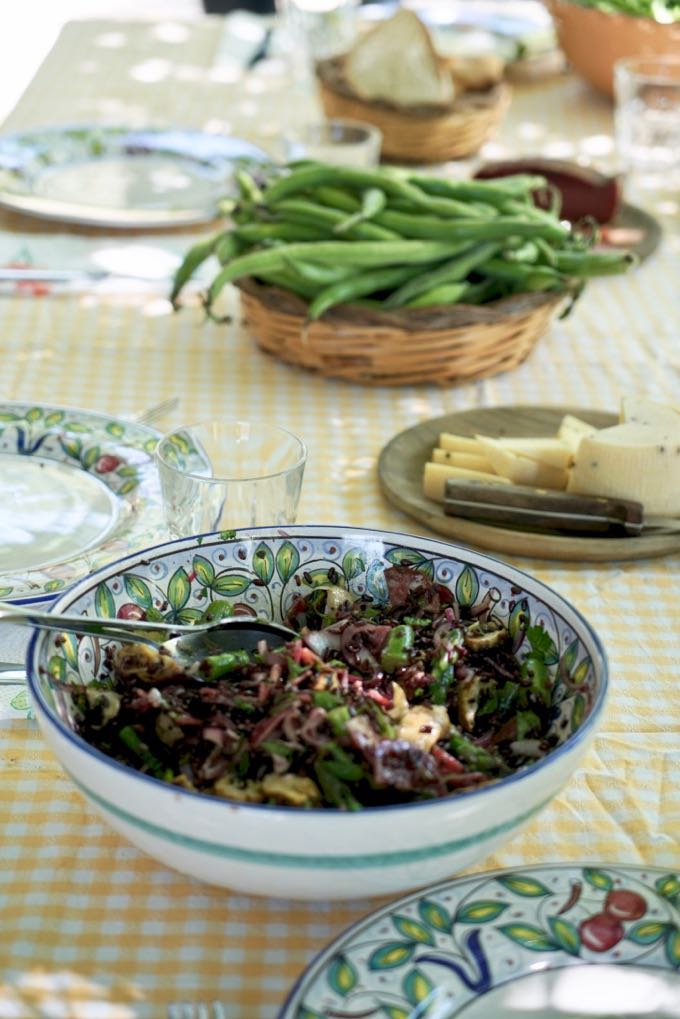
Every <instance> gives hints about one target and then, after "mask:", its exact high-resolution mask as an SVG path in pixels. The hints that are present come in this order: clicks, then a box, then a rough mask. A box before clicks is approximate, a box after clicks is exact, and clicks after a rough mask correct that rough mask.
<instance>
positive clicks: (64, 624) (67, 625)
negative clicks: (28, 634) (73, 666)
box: [0, 602, 190, 645]
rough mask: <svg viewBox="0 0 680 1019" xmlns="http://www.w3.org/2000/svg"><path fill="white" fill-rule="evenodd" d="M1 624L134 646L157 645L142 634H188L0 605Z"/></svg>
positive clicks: (160, 625)
mask: <svg viewBox="0 0 680 1019" xmlns="http://www.w3.org/2000/svg"><path fill="white" fill-rule="evenodd" d="M0 622H7V623H17V624H19V626H38V627H40V628H41V629H43V630H57V631H58V632H64V631H68V632H70V633H87V634H92V635H93V636H95V637H113V638H115V639H116V640H127V641H131V642H133V643H142V644H152V645H157V644H158V641H157V640H153V639H152V638H151V637H147V636H144V631H147V633H152V634H154V635H157V634H159V633H167V634H168V635H170V634H175V635H177V634H180V633H187V632H188V631H189V629H190V628H189V627H187V626H182V625H179V626H178V625H173V624H172V623H148V622H144V621H142V620H136V619H135V620H124V621H123V620H116V619H100V618H97V617H96V616H70V615H60V614H57V613H53V612H40V611H37V610H35V609H30V608H23V607H22V606H20V605H11V604H8V603H7V602H0Z"/></svg>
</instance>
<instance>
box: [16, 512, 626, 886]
mask: <svg viewBox="0 0 680 1019" xmlns="http://www.w3.org/2000/svg"><path fill="white" fill-rule="evenodd" d="M406 564H408V565H412V566H416V567H418V568H419V569H421V570H423V571H425V572H426V573H427V574H428V575H429V576H430V577H431V578H433V579H434V580H435V582H436V583H438V584H441V585H444V586H445V587H447V588H448V589H449V590H450V591H451V593H452V595H453V598H454V600H455V601H456V603H457V604H458V605H459V606H460V607H462V608H464V609H466V610H470V611H474V610H475V608H481V607H482V605H483V606H484V609H485V611H487V613H489V614H490V615H491V616H492V617H493V618H495V619H496V620H498V621H499V622H502V623H503V624H504V625H505V626H506V627H507V629H508V631H509V633H510V636H511V639H512V645H513V649H514V651H515V653H516V655H517V657H518V658H519V659H520V660H522V659H523V658H525V657H526V656H527V654H528V653H529V651H530V642H529V640H528V638H527V632H529V630H530V627H540V628H542V630H543V631H544V633H545V635H546V638H545V643H546V659H545V660H546V663H547V664H548V667H549V669H550V674H551V680H552V698H553V705H552V722H551V732H552V733H553V735H554V739H553V741H552V742H553V743H554V746H553V748H552V749H551V750H549V751H548V753H547V754H545V756H543V757H542V758H540V759H539V760H537V761H536V762H535V763H532V764H530V765H528V766H525V767H523V768H521V769H519V770H518V771H515V772H513V773H511V774H510V775H508V776H507V777H505V778H502V779H499V780H496V781H493V782H489V783H487V784H485V785H483V786H481V787H479V788H477V789H475V790H470V791H466V792H464V793H458V794H455V795H451V796H448V797H446V798H443V799H433V800H427V801H419V802H413V803H407V804H401V805H397V806H382V807H369V808H364V809H363V810H358V811H353V812H347V811H343V810H336V809H302V808H296V807H293V806H285V807H281V806H273V805H268V804H259V803H255V804H253V803H242V802H234V801H230V800H226V799H220V798H217V797H214V796H208V795H205V794H201V793H196V792H193V791H190V790H186V789H182V788H179V787H177V786H173V785H169V784H166V783H163V782H161V781H160V780H158V779H155V778H152V777H151V776H149V775H146V774H143V773H141V772H137V771H133V770H131V769H130V768H128V767H126V766H124V765H123V764H120V763H118V762H117V761H115V760H113V759H112V758H110V757H107V756H106V755H105V754H103V753H102V752H100V751H99V750H97V749H95V748H94V747H92V746H90V745H89V744H88V743H86V742H85V741H84V740H83V739H82V737H81V736H80V735H78V733H77V732H76V731H75V728H74V725H73V724H72V722H71V720H70V710H69V703H68V698H67V697H66V696H64V691H63V689H62V687H63V684H64V683H69V684H71V683H89V682H91V681H92V680H93V679H95V678H96V677H97V676H98V675H100V673H101V668H102V662H103V655H104V647H103V644H104V642H103V641H102V642H100V641H99V640H98V639H96V638H92V637H82V638H77V637H74V636H70V635H63V636H62V635H59V634H51V633H47V632H37V633H36V634H35V635H34V636H33V638H32V641H31V645H30V647H29V652H28V680H29V688H30V692H31V697H32V701H33V706H34V710H35V714H36V717H37V719H38V722H39V724H40V727H41V729H42V732H43V734H44V736H45V738H46V740H47V741H48V743H49V744H50V746H51V747H52V749H53V751H54V753H55V754H56V756H57V757H58V759H59V760H60V762H61V764H62V766H63V768H64V769H65V771H66V772H67V774H68V775H69V776H70V778H71V779H72V780H73V782H74V783H75V784H76V786H77V787H78V788H79V789H80V790H81V792H82V793H83V794H84V795H85V796H86V797H87V799H88V800H89V801H90V802H91V803H92V804H93V805H94V806H95V807H96V808H97V809H98V810H99V811H100V812H101V813H102V814H103V815H104V817H105V818H106V819H107V820H108V821H109V822H110V824H111V825H112V827H114V828H115V829H116V830H117V831H119V832H120V833H122V834H123V835H124V836H125V837H126V838H128V839H129V840H130V841H131V842H132V843H134V844H135V845H136V846H137V847H139V848H140V849H142V850H143V851H145V852H147V853H148V854H149V855H151V856H153V857H155V858H156V859H158V860H161V861H162V862H163V863H165V864H167V865H168V866H171V867H174V868H175V869H177V870H179V871H181V872H183V873H185V874H189V875H192V876H193V877H196V878H198V879H199V880H202V881H206V882H209V883H212V884H216V885H222V886H226V887H230V888H235V889H238V890H240V891H242V892H248V893H252V894H263V895H278V896H283V897H287V898H300V899H333V898H335V899H341V898H356V897H363V896H375V895H383V894H387V893H393V892H399V891H405V890H408V889H411V888H416V887H420V886H422V885H425V884H428V883H430V882H434V881H439V880H442V879H445V878H448V877H450V876H451V875H453V874H455V873H456V872H458V871H460V870H461V869H462V868H464V867H467V866H469V865H470V864H471V863H473V862H479V861H480V860H482V859H484V857H485V856H486V855H487V854H488V853H490V852H491V851H492V850H493V849H495V848H496V847H497V846H498V845H500V844H501V843H503V842H505V841H507V840H508V839H511V838H512V837H513V835H514V834H515V833H516V832H517V831H518V830H519V829H520V828H521V827H522V825H524V824H525V823H526V822H527V821H529V819H531V818H533V817H534V815H535V814H536V813H537V812H538V811H540V810H541V809H542V808H543V807H544V806H545V805H546V804H547V803H548V802H549V801H550V800H551V799H552V797H553V796H555V794H556V793H557V792H558V790H559V789H560V788H561V787H562V786H563V785H564V783H565V782H567V781H568V780H569V778H570V776H571V775H572V774H573V772H574V769H575V768H576V767H577V766H578V764H579V762H580V761H581V760H582V758H583V756H584V754H585V753H586V751H587V749H588V746H589V744H590V742H591V740H592V738H593V736H594V733H595V730H596V727H597V725H598V722H599V719H600V717H601V714H602V710H603V705H604V702H605V694H606V687H607V662H606V656H605V653H604V650H603V648H602V645H601V643H600V641H599V639H598V637H597V634H596V633H595V632H594V631H593V629H592V627H591V626H590V625H589V624H588V622H587V621H586V620H585V619H584V618H583V617H582V616H581V615H580V614H579V612H578V611H577V610H576V609H575V608H574V607H573V606H572V605H570V604H569V603H568V602H567V601H565V599H564V598H562V597H561V596H560V595H559V594H557V593H556V592H555V591H552V590H551V589H550V588H548V587H546V586H545V585H544V584H542V583H540V582H539V581H538V580H535V579H534V578H532V577H531V576H529V575H528V574H525V573H523V572H521V571H520V570H518V569H516V568H514V567H513V566H511V565H509V564H507V563H503V562H500V561H497V560H495V559H492V558H490V557H489V556H485V555H482V554H479V553H477V552H474V551H472V550H470V549H465V548H461V547H458V546H456V545H452V544H449V543H447V542H444V541H438V540H430V539H427V538H423V537H416V536H413V535H408V534H397V533H390V532H386V531H370V530H361V529H356V528H351V527H339V526H336V525H328V526H310V525H299V526H291V527H288V528H286V529H285V531H284V530H281V529H276V528H256V529H252V530H249V531H241V532H229V533H222V534H210V535H203V536H201V537H193V538H187V539H182V540H179V541H174V542H169V543H167V544H164V545H159V546H157V547H156V548H152V549H147V550H146V551H144V552H142V553H137V554H133V555H130V556H128V557H127V558H125V559H122V560H120V561H118V562H117V563H114V564H112V565H110V566H107V567H105V568H103V569H101V570H99V571H98V572H97V573H94V574H92V575H91V576H88V577H87V578H85V579H83V580H82V581H80V582H79V583H77V584H76V585H74V586H73V587H72V588H71V589H70V590H69V591H68V592H67V593H65V594H64V595H63V596H62V597H61V598H60V599H59V600H58V601H57V602H56V603H55V605H54V609H53V611H55V612H57V613H58V612H60V611H64V612H65V611H67V610H68V611H70V612H77V613H82V614H83V615H95V614H96V615H99V616H109V617H116V616H117V617H124V618H145V617H146V618H152V619H154V620H159V618H162V619H165V620H167V621H170V622H190V621H192V620H195V619H196V618H198V617H199V616H200V615H201V614H202V613H203V611H204V610H205V608H206V606H208V605H209V604H210V603H211V602H212V601H214V600H216V599H227V600H229V601H231V602H232V603H233V604H234V606H235V607H237V608H238V610H239V611H249V612H251V613H254V614H256V615H259V616H264V617H267V618H272V619H275V620H282V619H283V618H285V616H286V612H287V609H288V608H289V607H290V606H291V604H292V603H293V601H294V600H295V599H298V598H299V596H300V594H305V593H307V592H309V591H310V590H312V589H313V588H314V587H315V586H318V585H327V584H328V583H329V582H330V583H332V584H334V585H336V586H338V585H339V586H342V587H346V588H347V589H349V590H350V591H352V592H354V593H357V594H368V595H369V596H370V597H371V598H372V599H373V600H375V601H378V602H380V601H384V600H385V598H386V594H387V591H386V583H385V577H384V573H385V570H386V569H387V568H388V567H390V566H394V565H406ZM548 638H549V640H548Z"/></svg>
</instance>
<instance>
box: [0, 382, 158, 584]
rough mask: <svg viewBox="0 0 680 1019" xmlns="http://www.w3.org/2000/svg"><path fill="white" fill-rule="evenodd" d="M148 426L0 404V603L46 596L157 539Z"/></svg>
mask: <svg viewBox="0 0 680 1019" xmlns="http://www.w3.org/2000/svg"><path fill="white" fill-rule="evenodd" d="M158 437H159V436H158V433H157V432H156V431H154V430H153V429H152V428H147V427H145V426H142V425H138V424H134V423H131V422H129V421H120V420H117V419H115V418H109V417H106V416H105V415H103V414H95V413H91V412H89V411H82V410H74V409H71V408H67V407H54V406H44V405H36V404H28V403H11V402H10V403H7V402H0V482H1V484H2V492H3V498H2V501H1V502H0V534H1V535H2V543H1V544H0V599H1V600H4V601H13V602H19V603H21V602H23V603H26V602H37V601H43V600H49V599H52V598H54V597H55V596H56V595H57V594H58V593H59V592H61V591H63V590H64V589H65V588H66V587H68V586H69V585H70V584H71V583H73V582H74V581H76V580H79V579H80V578H81V577H84V576H86V575H87V574H88V573H90V572H92V570H95V569H98V568H99V567H100V566H104V565H105V564H106V563H108V562H110V561H111V560H113V559H117V558H119V557H120V556H121V555H127V554H128V553H129V552H134V551H137V549H140V548H144V547H145V546H147V545H153V544H155V543H156V542H158V541H160V540H162V539H163V538H164V537H165V536H166V532H165V527H164V524H163V512H162V502H161V495H160V486H159V482H158V474H157V470H156V465H155V463H154V459H153V451H154V449H155V446H156V443H157V441H158Z"/></svg>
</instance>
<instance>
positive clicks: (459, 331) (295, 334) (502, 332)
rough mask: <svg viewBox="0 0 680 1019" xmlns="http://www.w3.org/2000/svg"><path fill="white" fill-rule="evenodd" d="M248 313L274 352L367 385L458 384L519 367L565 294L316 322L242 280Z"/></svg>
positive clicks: (348, 314)
mask: <svg viewBox="0 0 680 1019" xmlns="http://www.w3.org/2000/svg"><path fill="white" fill-rule="evenodd" d="M237 286H238V288H239V290H240V292H241V308H242V311H243V316H244V319H245V324H246V326H247V328H248V329H249V331H250V333H251V334H252V336H253V338H254V339H255V342H256V343H257V344H258V346H260V347H261V348H262V350H264V351H266V352H267V353H268V354H273V355H274V356H275V357H278V358H280V359H281V360H282V361H286V362H287V363H288V364H295V365H299V366H300V367H302V368H308V369H311V370H312V371H316V372H319V374H321V375H324V376H327V377H330V378H340V379H346V380H348V381H351V382H359V383H362V384H364V385H381V386H399V385H406V384H415V383H421V382H435V383H438V384H439V385H451V384H453V383H456V382H470V381H472V380H473V379H482V378H487V377H488V376H490V375H496V374H497V373H498V372H502V371H508V370H509V369H511V368H516V367H517V365H519V364H521V363H522V361H524V359H525V358H526V357H527V356H528V355H529V353H530V352H531V350H532V348H533V346H534V344H535V343H536V342H537V340H538V339H539V338H540V336H541V335H542V334H543V333H544V331H545V329H546V328H547V325H548V322H549V320H550V318H551V316H552V314H553V312H554V311H555V310H556V308H557V307H558V305H560V304H561V303H562V302H563V301H564V295H563V294H521V295H517V296H515V297H505V298H502V299H501V300H498V301H493V302H490V303H489V304H486V305H480V306H464V305H454V306H451V307H446V308H443V307H442V308H413V309H408V310H402V311H398V312H382V311H374V310H373V309H367V308H361V307H352V306H351V305H345V306H342V307H338V308H336V309H334V310H332V311H330V312H327V313H326V314H325V315H324V316H323V317H322V318H321V319H318V320H317V321H315V322H308V321H307V320H306V306H305V304H304V303H303V302H302V301H301V300H300V299H299V298H298V297H296V296H295V295H294V294H291V293H290V292H288V291H284V290H279V289H278V288H277V287H271V286H265V285H263V284H261V283H257V282H256V281H255V280H252V279H246V280H241V281H240V282H239V283H238V284H237Z"/></svg>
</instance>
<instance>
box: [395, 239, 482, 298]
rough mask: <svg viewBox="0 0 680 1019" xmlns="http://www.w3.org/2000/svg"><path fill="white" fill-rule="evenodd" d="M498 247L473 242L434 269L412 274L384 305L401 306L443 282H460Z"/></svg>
mask: <svg viewBox="0 0 680 1019" xmlns="http://www.w3.org/2000/svg"><path fill="white" fill-rule="evenodd" d="M500 247H501V245H500V244H497V243H492V242H488V243H485V244H475V245H473V246H472V247H468V248H467V249H466V250H465V251H463V252H461V253H460V254H459V255H458V256H457V257H456V258H453V259H451V260H450V261H448V262H446V263H445V264H444V265H440V266H438V267H436V268H434V269H426V270H425V272H423V273H421V274H420V275H418V276H413V275H412V277H411V279H409V280H408V281H407V282H406V283H404V284H403V286H401V287H399V288H398V289H397V290H395V291H394V292H393V293H391V294H390V296H389V297H388V298H386V300H385V307H386V308H401V307H403V305H404V304H407V303H408V302H410V301H412V300H413V299H414V298H415V297H419V296H420V295H421V294H424V293H427V291H428V290H432V289H433V288H434V287H438V286H441V285H442V284H444V283H460V282H461V281H462V280H464V279H465V278H466V277H467V276H469V274H470V273H471V272H472V270H473V269H475V268H477V267H478V266H479V265H481V264H482V263H483V262H486V261H487V260H488V259H490V258H492V257H493V256H494V255H495V254H496V253H497V252H498V251H499V250H500Z"/></svg>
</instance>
